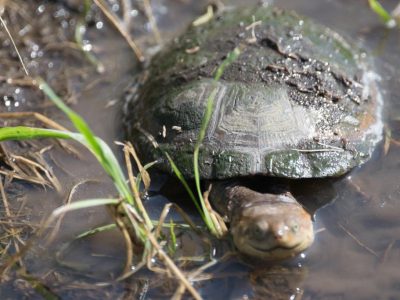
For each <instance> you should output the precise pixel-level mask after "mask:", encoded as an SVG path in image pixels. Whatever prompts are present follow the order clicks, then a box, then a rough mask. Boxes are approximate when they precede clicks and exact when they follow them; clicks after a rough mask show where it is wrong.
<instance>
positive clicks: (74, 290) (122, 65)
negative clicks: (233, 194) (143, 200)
mask: <svg viewBox="0 0 400 300" xmlns="http://www.w3.org/2000/svg"><path fill="white" fill-rule="evenodd" d="M63 2H64V1H29V2H28V1H22V0H21V1H6V3H7V5H6V12H5V13H4V14H3V18H4V19H6V20H7V21H8V24H9V27H10V30H11V33H12V34H13V36H14V37H15V40H16V44H17V46H18V49H19V50H20V51H21V55H22V57H23V58H24V61H25V62H26V64H27V67H28V69H29V71H30V73H31V74H32V75H40V76H42V77H43V78H45V80H46V81H48V83H49V84H50V85H51V86H52V87H53V88H54V89H55V90H56V91H57V93H58V94H60V95H61V96H62V97H63V99H64V100H65V101H67V102H68V103H69V104H70V105H71V106H72V107H73V109H75V110H76V111H78V112H79V113H80V114H81V115H82V116H83V117H84V118H85V119H86V120H87V121H88V123H89V124H90V126H91V127H92V128H93V129H94V131H95V132H96V134H97V135H99V136H100V137H101V138H103V139H104V140H105V141H107V142H108V143H109V144H110V145H113V141H115V140H122V139H123V136H124V135H123V129H122V126H121V113H120V111H121V103H120V102H119V99H121V98H122V94H123V93H124V90H125V89H126V87H127V86H128V85H129V84H130V82H131V81H132V78H133V77H134V75H135V74H137V72H138V70H137V66H138V63H137V60H136V58H135V55H134V54H133V53H132V51H131V49H130V48H129V47H128V46H127V44H126V42H125V40H124V39H123V38H122V37H120V35H119V34H118V33H117V32H116V30H115V29H114V28H113V27H112V26H111V25H110V24H109V23H108V22H107V21H106V20H105V19H104V17H103V16H102V14H101V13H100V12H99V11H98V10H95V11H94V12H92V13H91V15H90V17H89V18H90V20H89V24H90V25H91V26H89V27H88V29H87V32H86V33H85V40H87V43H88V44H90V45H91V47H92V49H93V53H94V54H95V55H96V57H98V59H99V61H101V62H102V63H103V64H104V69H105V71H104V73H102V74H99V73H98V72H96V68H95V67H94V66H93V65H91V64H90V63H88V62H87V60H86V59H85V56H84V55H82V53H81V52H80V51H77V50H76V49H75V48H74V46H72V44H70V42H71V41H73V35H74V27H75V24H76V21H77V20H78V19H79V17H80V15H81V14H80V12H79V7H78V9H77V10H70V9H68V8H66V7H65V6H64V5H63ZM67 2H71V3H72V4H73V2H74V1H67ZM109 2H110V3H111V4H112V7H114V9H115V11H116V12H117V14H120V9H121V6H118V4H119V2H118V1H115V0H113V1H109ZM236 2H240V1H236ZM395 2H396V1H382V3H383V4H384V5H385V6H387V7H388V8H389V9H390V8H393V7H394V5H395V4H396V3H395ZM152 4H153V6H154V14H155V16H156V20H157V23H158V24H159V27H160V29H161V30H162V37H163V40H165V41H167V40H168V39H170V38H172V37H173V36H174V35H175V34H177V32H179V31H181V30H183V29H184V28H185V26H186V24H188V23H189V22H190V20H192V19H193V18H194V17H195V16H197V15H199V14H201V13H202V11H203V10H202V5H203V4H202V3H200V1H199V2H197V1H196V3H195V4H194V3H190V1H178V0H170V1H167V0H158V1H152ZM275 4H276V5H278V6H280V7H283V8H288V9H294V10H296V11H297V12H298V13H300V14H303V15H305V16H308V17H311V18H313V19H315V20H317V21H318V22H320V23H322V24H324V25H327V26H329V27H331V28H333V29H334V30H336V31H338V32H339V33H341V34H343V35H344V36H346V37H348V38H349V39H352V40H353V41H355V42H357V43H358V42H359V43H361V44H363V45H364V46H365V48H367V49H368V50H369V52H370V53H372V54H373V55H374V60H375V68H376V70H377V72H378V73H379V74H380V75H381V77H382V78H381V81H380V85H381V88H382V94H383V97H384V101H385V116H384V118H385V124H387V129H388V130H390V131H391V137H392V139H393V141H388V142H387V143H386V146H384V145H383V144H382V145H380V147H379V148H378V149H377V150H376V151H375V154H374V157H373V159H372V160H371V161H370V162H368V163H367V164H365V165H364V166H362V167H360V168H357V169H355V170H354V171H352V172H351V173H350V174H349V175H348V176H346V177H344V178H341V179H339V180H338V181H336V182H334V183H332V184H329V185H325V184H324V185H322V186H320V185H318V187H317V189H318V192H315V193H314V192H313V193H310V192H309V193H308V196H307V193H306V192H305V193H303V194H304V198H309V199H312V200H313V201H309V202H312V203H315V202H317V203H321V204H326V203H327V202H329V203H328V204H327V205H324V206H322V207H321V205H320V204H319V205H316V206H317V207H318V210H317V211H316V214H315V228H316V230H317V231H318V233H317V237H316V241H315V243H314V245H313V246H312V247H311V248H310V249H309V250H308V251H307V252H305V253H304V255H302V256H301V257H299V258H298V259H297V260H295V261H293V262H290V263H287V264H285V265H284V266H279V265H278V266H275V267H272V268H271V267H270V268H261V269H260V268H252V267H248V266H247V265H246V264H243V263H242V261H241V260H240V259H238V258H235V257H234V258H230V259H228V260H226V261H223V262H220V263H218V264H217V265H216V266H214V267H213V268H211V269H210V270H208V271H207V273H206V274H207V275H210V276H211V277H213V279H212V280H205V281H202V282H199V283H196V284H195V285H196V287H197V288H198V289H199V290H200V292H201V295H202V296H203V297H204V298H205V299H248V298H252V299H396V298H398V295H399V294H400V286H399V284H398V282H399V280H400V271H399V261H400V260H399V258H400V218H399V216H400V202H399V200H400V184H399V183H398V178H399V175H400V168H399V163H398V162H399V161H400V160H399V158H400V148H399V143H398V142H396V141H398V140H400V131H399V129H400V104H399V102H398V101H397V98H398V97H399V96H400V89H399V86H400V85H399V78H400V76H399V75H400V74H399V71H398V67H397V66H399V65H400V58H399V56H398V53H399V51H400V34H399V33H400V31H399V30H398V29H394V30H388V29H386V28H385V27H384V26H383V25H382V24H381V23H380V22H379V20H378V19H377V17H376V16H375V15H374V14H373V13H372V12H371V11H370V10H369V9H368V7H367V5H366V2H365V1H361V0H359V1H351V2H350V1H345V0H336V1H332V0H311V1H310V0H308V1H306V0H296V1H293V0H279V1H276V2H275ZM131 15H132V16H133V17H132V20H131V22H132V23H131V27H132V31H131V32H132V34H133V36H134V37H135V38H136V39H137V41H138V42H139V44H140V45H141V46H142V48H143V49H145V50H146V51H145V55H146V56H149V55H150V53H152V52H154V51H155V50H156V48H157V46H156V44H155V43H154V40H153V38H152V35H151V31H150V25H149V23H148V22H147V21H146V20H147V19H146V17H145V15H144V13H143V10H141V9H140V7H139V9H137V7H136V6H135V5H134V6H133V7H132V12H131ZM1 29H2V30H1V31H0V41H1V43H2V48H1V50H0V69H1V73H0V110H1V111H3V112H5V111H7V112H9V111H40V112H43V113H45V114H46V115H48V116H50V117H51V118H53V119H55V120H57V121H58V122H60V123H61V124H64V125H65V126H67V127H68V128H71V126H70V125H69V124H68V122H67V121H66V119H65V117H64V116H63V115H62V114H61V113H60V112H59V111H57V110H56V109H54V108H53V107H52V105H51V104H50V103H49V102H48V101H47V100H45V98H44V97H43V95H42V94H41V93H40V91H38V90H37V89H35V88H32V87H30V86H29V84H30V83H29V81H27V80H26V79H27V77H26V76H25V75H24V73H23V71H22V69H21V66H20V64H19V62H18V59H17V55H16V53H15V51H14V50H13V48H12V46H11V43H10V40H9V39H8V38H7V36H6V34H5V32H4V28H1ZM8 78H12V79H13V80H14V81H12V82H10V81H7V79H8ZM17 79H18V80H17ZM0 121H1V122H2V124H1V126H5V125H10V124H21V123H23V124H36V125H38V123H37V122H33V121H30V120H29V121H28V120H26V119H23V120H18V121H12V122H11V121H10V120H8V119H7V120H0ZM2 145H3V146H4V147H6V148H7V149H8V151H10V152H13V153H17V154H18V153H24V154H26V153H34V152H40V150H41V149H43V148H46V147H48V146H51V149H49V150H47V151H45V152H43V153H44V154H43V157H44V160H45V161H46V162H47V163H48V164H49V165H50V166H51V168H52V170H53V172H54V174H55V175H56V176H57V178H58V179H59V181H60V182H62V190H61V191H60V192H59V193H57V192H55V191H54V189H51V188H49V187H46V188H43V187H42V186H39V185H34V184H28V183H26V182H24V181H18V180H13V181H12V182H8V181H6V185H5V188H6V192H7V198H8V202H9V203H10V207H11V212H12V214H13V216H14V219H13V220H14V224H15V225H14V227H13V228H15V229H18V231H19V232H20V235H21V238H22V239H24V240H25V239H27V238H29V237H30V236H32V232H34V231H35V230H36V229H37V228H38V225H39V223H40V222H41V220H42V219H43V218H44V217H45V216H48V215H49V214H50V212H51V211H52V209H54V208H56V207H58V206H59V205H61V204H62V203H64V202H65V201H66V199H67V197H68V194H69V191H70V190H71V188H72V187H73V186H74V185H76V184H77V183H81V185H80V186H79V187H78V189H77V193H76V194H74V197H73V198H74V199H72V200H73V201H75V200H79V199H86V198H95V197H109V196H113V195H115V190H114V188H113V186H112V183H111V182H110V181H109V180H108V178H107V176H106V175H105V174H104V172H103V171H102V170H101V168H100V167H99V166H98V165H97V163H96V162H95V161H94V159H93V158H92V157H91V156H90V155H89V154H88V153H86V152H85V151H84V150H83V149H81V148H80V147H79V146H78V145H74V146H75V147H77V148H78V149H79V150H81V151H82V152H83V156H82V157H81V158H77V157H75V156H73V155H71V154H69V153H67V152H66V151H65V150H63V149H61V147H60V146H59V145H57V144H54V143H53V142H52V141H37V142H35V143H25V142H24V143H11V142H7V143H2ZM113 147H114V150H115V151H116V152H118V151H119V150H120V149H119V147H117V146H113ZM121 161H122V159H121ZM1 168H2V169H4V168H7V166H6V165H1ZM163 180H164V179H163V178H162V177H154V178H153V182H154V188H153V190H156V189H157V187H156V186H157V185H158V183H160V184H161V183H162V182H163ZM311 191H313V189H311ZM180 198H185V197H184V196H180ZM321 199H322V200H321ZM325 199H328V200H331V201H326V200H325ZM170 200H173V201H175V200H180V203H182V202H184V201H186V200H188V199H170ZM170 200H167V199H166V198H164V197H163V196H159V195H157V196H153V197H150V198H149V199H148V201H147V205H148V207H149V208H150V210H151V214H152V216H153V217H154V218H156V217H157V216H158V215H159V213H160V211H161V209H162V205H163V204H165V203H168V202H169V201H170ZM304 200H305V201H307V199H304ZM314 200H315V201H314ZM314 209H315V208H314ZM188 211H189V213H190V214H192V215H193V216H194V217H196V213H195V212H194V211H190V208H189V209H188ZM15 216H18V217H17V218H16V217H15ZM0 221H1V229H0V233H1V236H0V250H1V255H2V257H1V259H2V262H4V261H5V259H6V258H7V256H4V255H5V254H4V253H13V252H14V251H15V249H14V245H13V243H12V240H11V239H10V237H9V233H10V227H9V225H7V224H6V225H4V224H5V223H6V221H9V218H7V216H6V213H5V208H4V206H3V204H1V205H0ZM110 222H111V219H110V217H109V216H108V214H107V211H106V210H105V209H89V210H84V211H79V212H76V213H71V214H68V215H67V216H65V217H64V220H63V222H62V226H61V228H60V230H59V232H58V235H57V239H56V240H55V241H54V242H53V243H52V244H51V245H49V246H45V244H44V241H40V240H39V241H38V240H36V242H35V243H34V244H33V248H31V250H30V251H29V252H28V253H27V254H26V256H25V257H24V260H23V263H24V267H25V269H26V273H27V274H28V275H31V276H32V277H33V278H35V279H36V280H38V281H39V282H41V283H42V284H43V287H45V288H46V290H48V291H51V292H52V293H53V294H54V295H57V297H59V298H60V299H83V298H85V299H86V298H88V299H100V298H101V299H109V298H118V299H124V298H134V299H136V298H137V299H162V298H169V297H170V296H171V295H172V293H173V292H174V287H175V286H174V285H173V284H172V282H171V281H169V280H167V279H166V278H159V277H157V276H156V275H152V274H150V273H149V272H146V271H142V272H140V273H138V274H136V275H135V276H133V277H131V278H130V279H128V280H125V281H122V282H112V279H113V278H115V277H117V276H118V275H119V274H120V273H121V270H122V269H123V264H124V246H123V242H122V239H121V236H120V234H119V232H118V231H116V230H114V231H109V232H106V233H102V234H99V235H96V236H93V237H91V238H88V239H84V240H79V241H75V242H74V243H73V244H72V246H71V247H69V248H68V249H67V251H64V250H63V248H62V247H63V246H64V245H65V243H66V242H67V241H71V240H72V239H73V237H74V236H76V235H77V234H79V233H81V232H82V231H85V230H87V229H88V228H93V227H95V226H99V225H103V224H108V223H110ZM7 226H8V227H7ZM181 244H183V249H184V250H183V251H184V253H185V254H186V255H199V254H204V253H208V252H207V250H205V249H206V247H199V245H202V244H200V242H199V241H198V240H197V239H196V236H193V235H190V234H187V235H183V236H182V237H181ZM216 246H218V247H216V254H217V257H221V256H222V253H223V252H225V251H226V250H227V249H226V245H222V246H221V247H219V245H216ZM5 250H6V251H5ZM56 254H57V255H56ZM105 281H106V282H112V284H111V285H109V286H106V287H99V286H96V285H94V283H97V282H105ZM32 282H34V281H32V279H31V277H30V276H26V274H25V275H24V274H21V272H19V273H18V272H16V271H15V270H14V269H13V270H11V271H9V272H8V275H7V276H3V278H2V283H1V285H0V295H1V298H2V299H42V296H41V294H40V293H39V292H38V290H37V289H36V290H35V289H34V288H33V287H32ZM42 294H43V292H42Z"/></svg>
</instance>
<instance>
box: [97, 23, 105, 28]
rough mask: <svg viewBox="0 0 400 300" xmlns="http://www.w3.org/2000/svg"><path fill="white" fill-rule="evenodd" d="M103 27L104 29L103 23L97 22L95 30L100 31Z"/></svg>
mask: <svg viewBox="0 0 400 300" xmlns="http://www.w3.org/2000/svg"><path fill="white" fill-rule="evenodd" d="M103 27H104V23H103V22H101V21H99V22H97V23H96V28H97V29H102V28H103Z"/></svg>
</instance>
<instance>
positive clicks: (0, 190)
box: [0, 176, 23, 272]
mask: <svg viewBox="0 0 400 300" xmlns="http://www.w3.org/2000/svg"><path fill="white" fill-rule="evenodd" d="M0 195H1V198H2V200H3V206H4V209H5V212H6V217H7V218H8V219H9V220H10V222H9V223H8V226H9V228H10V229H9V231H10V234H11V236H12V237H14V238H13V243H14V248H15V251H16V252H19V251H20V247H19V244H18V243H17V240H16V239H15V237H17V236H18V232H17V230H16V229H15V228H14V226H13V223H12V220H11V218H12V214H11V210H10V206H9V203H8V199H7V196H6V193H5V190H4V185H3V178H1V176H0ZM17 261H18V262H19V264H20V265H21V266H22V265H23V263H22V260H21V259H18V260H17ZM7 270H8V268H6V269H5V272H7Z"/></svg>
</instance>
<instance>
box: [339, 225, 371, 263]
mask: <svg viewBox="0 0 400 300" xmlns="http://www.w3.org/2000/svg"><path fill="white" fill-rule="evenodd" d="M338 225H339V227H340V228H342V229H343V231H344V232H346V233H347V234H348V235H349V236H350V237H351V238H352V239H353V240H354V241H355V242H356V243H357V244H358V245H360V246H361V247H362V248H363V249H365V250H366V251H367V252H369V253H371V254H372V255H373V256H375V257H379V255H378V253H376V252H375V251H374V250H372V249H371V248H370V247H368V246H367V245H365V244H364V243H363V242H361V241H360V240H359V239H358V238H357V237H356V236H355V235H354V234H352V233H351V232H350V231H349V230H348V229H347V228H346V227H344V226H343V225H342V224H341V223H338Z"/></svg>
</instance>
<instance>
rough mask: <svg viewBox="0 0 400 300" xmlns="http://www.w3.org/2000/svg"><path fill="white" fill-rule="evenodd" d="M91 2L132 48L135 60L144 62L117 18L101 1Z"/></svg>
mask: <svg viewBox="0 0 400 300" xmlns="http://www.w3.org/2000/svg"><path fill="white" fill-rule="evenodd" d="M93 2H94V3H95V4H96V5H97V6H98V7H99V8H100V9H101V11H102V12H103V13H104V15H105V16H106V17H107V19H108V20H109V21H110V22H111V23H112V24H113V25H114V26H115V28H117V30H118V31H119V33H121V35H122V36H123V37H124V38H125V40H126V41H127V43H128V44H129V46H130V47H131V48H132V50H133V52H134V53H135V55H136V57H137V59H138V60H139V61H140V62H143V61H144V56H143V54H142V51H141V50H140V48H139V47H138V46H137V45H136V43H135V42H134V40H133V39H132V38H131V36H130V34H129V33H128V32H127V31H126V30H125V29H124V28H123V27H122V26H121V24H120V22H119V21H118V18H117V17H116V16H115V15H114V13H112V12H111V11H110V9H108V6H107V4H106V3H105V2H104V1H103V0H93Z"/></svg>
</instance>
